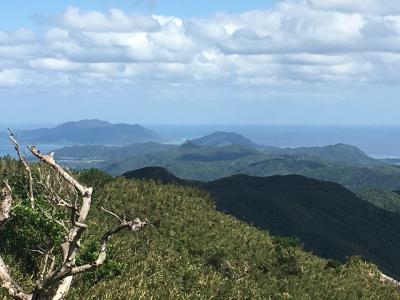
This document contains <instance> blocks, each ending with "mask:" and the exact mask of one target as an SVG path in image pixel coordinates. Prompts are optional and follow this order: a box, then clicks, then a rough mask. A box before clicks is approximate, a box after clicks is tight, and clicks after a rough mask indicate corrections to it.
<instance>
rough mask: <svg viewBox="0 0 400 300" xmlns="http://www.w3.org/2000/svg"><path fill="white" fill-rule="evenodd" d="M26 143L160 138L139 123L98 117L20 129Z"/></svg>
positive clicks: (116, 142)
mask: <svg viewBox="0 0 400 300" xmlns="http://www.w3.org/2000/svg"><path fill="white" fill-rule="evenodd" d="M18 136H19V138H20V139H21V140H22V141H24V142H25V143H27V142H29V143H40V144H53V143H54V144H57V143H60V144H81V145H82V144H83V145H88V144H103V145H122V144H131V143H136V142H144V141H150V140H158V139H160V137H159V136H157V135H156V134H155V133H154V132H152V131H151V130H149V129H147V128H144V127H142V126H140V125H129V124H111V123H109V122H106V121H100V120H81V121H77V122H67V123H64V124H61V125H59V126H57V127H54V128H42V129H36V130H28V131H20V132H18Z"/></svg>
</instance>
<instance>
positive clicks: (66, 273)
mask: <svg viewBox="0 0 400 300" xmlns="http://www.w3.org/2000/svg"><path fill="white" fill-rule="evenodd" d="M10 140H11V142H12V143H13V144H14V146H15V149H16V151H17V154H18V156H19V158H20V160H21V162H22V164H23V166H24V168H25V170H26V171H27V172H28V175H29V183H28V191H29V192H28V199H29V200H30V203H31V209H36V208H35V205H34V195H33V184H34V180H33V176H32V172H31V168H30V166H29V165H28V164H27V162H26V161H25V159H24V158H23V157H22V155H21V154H20V151H19V146H18V142H17V140H16V139H15V136H14V134H13V133H12V132H11V131H10ZM28 149H29V150H30V152H31V153H32V154H33V155H34V156H36V157H37V158H38V159H39V160H40V161H41V163H42V164H45V165H47V166H50V168H51V169H52V170H53V174H52V176H56V177H58V178H61V180H62V181H63V183H66V184H67V186H69V187H70V188H71V190H73V191H74V193H75V196H76V197H75V199H68V198H64V197H63V195H62V193H61V192H60V191H61V189H60V190H58V191H55V189H54V188H53V187H52V185H51V183H49V181H50V180H49V177H47V178H45V179H44V180H42V179H40V182H39V183H40V184H41V185H42V186H44V187H45V189H47V191H49V194H48V195H47V197H46V199H47V200H48V202H49V204H50V205H51V206H52V207H53V208H54V209H67V210H68V211H69V215H70V217H69V222H68V223H67V224H66V222H65V220H60V219H56V218H54V217H53V216H50V215H49V216H48V217H49V218H50V219H51V220H52V221H54V222H55V223H57V224H59V225H62V227H63V228H64V229H65V237H64V242H63V243H62V244H61V245H59V246H60V254H59V255H60V257H61V259H60V261H61V262H60V263H58V265H57V263H56V261H57V260H56V259H55V257H56V255H57V253H56V251H55V250H53V249H48V251H46V252H43V253H42V255H43V261H44V262H45V263H44V264H43V266H42V269H41V270H40V274H36V275H37V276H36V278H38V279H37V282H36V284H35V288H34V289H33V290H32V291H24V290H23V289H22V288H21V287H20V286H19V285H18V283H17V282H16V281H15V280H14V279H13V277H12V275H11V274H10V272H9V268H8V267H7V265H6V264H5V263H4V261H3V258H2V257H1V253H0V284H1V287H2V288H3V289H5V290H6V291H7V292H8V294H9V295H10V296H11V297H13V298H14V299H20V300H50V299H51V300H62V299H64V298H65V296H66V295H67V293H68V291H69V289H70V287H71V284H72V283H73V279H74V276H75V275H77V274H80V273H85V272H91V271H94V270H96V269H97V268H98V267H100V266H101V265H102V264H103V263H104V262H105V260H106V257H107V246H108V243H109V240H110V239H111V237H112V236H113V235H114V234H116V233H118V232H120V231H121V230H124V229H129V230H131V231H134V232H135V231H138V230H140V229H142V228H143V227H144V226H145V225H146V224H147V220H145V221H141V220H140V219H138V218H136V219H134V220H127V219H125V217H119V216H118V215H116V214H114V213H112V212H110V211H108V210H106V209H103V208H102V210H103V211H104V212H105V213H108V214H109V215H112V216H113V217H115V218H116V219H117V220H118V223H119V224H118V225H116V226H115V227H114V228H112V229H109V230H107V231H106V232H105V233H104V234H103V236H102V237H101V238H100V241H99V250H98V257H97V259H96V260H95V261H93V262H91V263H88V264H84V265H77V263H76V257H77V255H78V253H79V251H80V243H81V238H82V234H83V233H84V232H85V231H86V230H87V228H88V226H87V224H86V220H87V216H88V214H89V211H90V208H91V201H92V194H93V189H92V188H91V187H86V186H85V185H83V184H81V183H80V182H79V181H78V180H76V179H75V178H74V176H73V175H72V174H71V173H69V172H67V171H66V170H65V169H64V168H62V167H61V166H60V165H59V164H57V162H56V161H55V159H54V157H53V155H44V154H42V153H40V151H39V150H38V149H37V148H35V147H34V146H32V147H28ZM49 176H50V175H49ZM39 183H38V184H39ZM12 204H13V196H12V189H11V187H10V185H9V184H8V183H7V182H5V187H4V188H3V189H2V190H1V192H0V228H1V226H2V225H3V224H4V223H5V222H7V221H8V220H9V219H10V217H11V213H12V209H11V208H12Z"/></svg>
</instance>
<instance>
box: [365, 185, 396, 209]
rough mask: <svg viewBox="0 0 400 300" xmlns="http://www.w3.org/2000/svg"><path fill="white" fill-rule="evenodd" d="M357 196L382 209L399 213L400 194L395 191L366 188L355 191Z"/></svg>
mask: <svg viewBox="0 0 400 300" xmlns="http://www.w3.org/2000/svg"><path fill="white" fill-rule="evenodd" d="M357 196H358V197H360V198H361V199H362V200H365V201H367V202H370V203H372V204H374V205H376V206H377V207H380V208H382V209H384V210H387V211H392V212H395V213H400V195H399V194H398V193H397V192H391V191H385V190H375V189H367V190H363V191H360V192H359V193H357Z"/></svg>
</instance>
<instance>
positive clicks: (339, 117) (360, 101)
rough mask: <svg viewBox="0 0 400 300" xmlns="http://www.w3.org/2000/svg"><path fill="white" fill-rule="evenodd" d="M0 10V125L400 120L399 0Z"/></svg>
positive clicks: (55, 5) (178, 0)
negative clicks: (97, 121)
mask: <svg viewBox="0 0 400 300" xmlns="http://www.w3.org/2000/svg"><path fill="white" fill-rule="evenodd" d="M0 11H1V18H0V105H2V107H4V108H7V110H8V112H7V113H6V114H3V115H2V120H1V121H0V123H1V122H14V123H15V122H24V123H57V122H63V121H66V120H77V119H83V118H101V119H105V120H110V121H114V122H130V123H146V124H148V123H184V124H190V123H267V124H311V125H312V124H371V125H388V124H390V125H400V118H399V113H398V111H399V110H400V102H399V99H398V95H399V91H400V89H399V83H400V7H399V6H398V2H397V0H325V1H317V0H281V1H268V0H265V1H262V0H254V1H233V0H230V1H228V0H218V1H215V0H214V1H189V0H172V1H171V0H169V1H167V0H158V1H155V0H153V1H151V0H150V1H135V0H133V1H123V0H118V1H105V0H104V1H94V0H89V1H64V0H61V1H43V0H37V1H21V0H15V1H1V0H0Z"/></svg>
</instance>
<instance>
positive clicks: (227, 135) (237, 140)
mask: <svg viewBox="0 0 400 300" xmlns="http://www.w3.org/2000/svg"><path fill="white" fill-rule="evenodd" d="M193 143H194V144H196V145H204V146H218V147H222V146H229V145H243V146H248V147H253V148H257V147H259V145H257V144H256V143H254V142H253V141H251V140H250V139H248V138H246V137H244V136H243V135H241V134H239V133H236V132H226V131H216V132H213V133H211V134H209V135H206V136H203V137H200V138H198V139H195V140H193Z"/></svg>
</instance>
